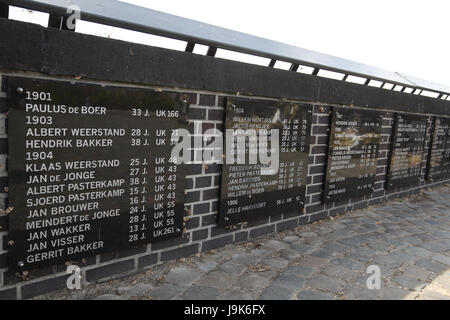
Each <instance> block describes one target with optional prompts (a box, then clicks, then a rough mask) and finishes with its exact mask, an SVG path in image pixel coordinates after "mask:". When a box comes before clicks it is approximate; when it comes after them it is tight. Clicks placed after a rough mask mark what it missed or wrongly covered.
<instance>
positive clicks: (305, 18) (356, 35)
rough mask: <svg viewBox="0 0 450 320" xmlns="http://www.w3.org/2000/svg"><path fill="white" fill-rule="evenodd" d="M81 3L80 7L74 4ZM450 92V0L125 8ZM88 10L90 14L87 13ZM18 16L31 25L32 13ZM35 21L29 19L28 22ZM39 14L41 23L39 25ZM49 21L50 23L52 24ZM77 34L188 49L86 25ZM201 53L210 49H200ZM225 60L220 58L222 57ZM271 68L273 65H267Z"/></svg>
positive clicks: (201, 2)
mask: <svg viewBox="0 0 450 320" xmlns="http://www.w3.org/2000/svg"><path fill="white" fill-rule="evenodd" d="M74 2H75V3H76V1H74ZM123 2H129V3H133V4H136V5H141V6H144V7H148V8H151V9H155V10H159V11H163V12H166V13H171V14H175V15H178V16H182V17H186V18H190V19H194V20H198V21H202V22H206V23H210V24H214V25H217V26H221V27H225V28H229V29H233V30H237V31H241V32H245V33H250V34H253V35H257V36H261V37H264V38H268V39H272V40H276V41H280V42H284V43H288V44H291V45H295V46H299V47H303V48H306V49H311V50H315V51H319V52H323V53H327V54H331V55H335V56H339V57H342V58H347V59H351V60H355V61H358V62H363V63H366V64H370V65H373V66H377V67H380V68H384V69H387V70H391V71H398V72H400V73H405V74H409V75H413V76H417V77H420V78H423V79H426V80H430V81H433V82H438V83H442V84H445V85H447V86H450V63H449V61H448V60H449V58H450V50H449V47H450V45H449V37H448V32H449V31H450V18H449V12H450V10H449V9H450V1H448V0H427V1H424V0H422V1H416V0H395V1H394V0H377V1H361V0H359V1H356V0H339V1H337V0H314V1H311V0H308V1H305V0H295V1H293V0H277V1H267V0H227V1H213V0H189V1H186V0H124V1H123ZM81 9H82V8H81ZM12 14H14V15H16V17H19V16H20V18H21V19H25V18H24V17H25V15H27V14H25V13H24V12H19V11H17V10H16V11H14V10H12ZM28 15H29V14H28ZM36 16H37V15H36V14H34V19H36ZM44 20H45V19H44ZM77 31H79V32H86V33H93V34H99V35H103V36H110V37H112V38H119V39H126V40H131V41H136V42H143V43H149V44H153V45H155V44H156V45H161V46H169V47H173V48H175V49H183V48H184V43H168V42H164V41H161V40H159V39H157V38H154V37H147V36H144V35H140V34H130V33H127V32H123V31H121V30H117V29H112V28H99V27H93V26H92V24H83V23H80V24H78V25H77ZM197 50H200V51H197V52H198V53H203V52H201V50H202V48H197ZM219 56H220V55H219ZM260 62H261V63H265V61H260Z"/></svg>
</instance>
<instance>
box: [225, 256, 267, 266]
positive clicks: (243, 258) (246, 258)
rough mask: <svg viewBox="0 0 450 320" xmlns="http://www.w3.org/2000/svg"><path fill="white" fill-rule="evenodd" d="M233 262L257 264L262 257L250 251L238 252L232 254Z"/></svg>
mask: <svg viewBox="0 0 450 320" xmlns="http://www.w3.org/2000/svg"><path fill="white" fill-rule="evenodd" d="M231 258H232V260H233V262H235V263H238V264H243V265H246V266H247V265H256V264H258V263H259V262H260V261H261V257H258V256H255V255H252V254H250V253H236V254H233V255H232V256H231Z"/></svg>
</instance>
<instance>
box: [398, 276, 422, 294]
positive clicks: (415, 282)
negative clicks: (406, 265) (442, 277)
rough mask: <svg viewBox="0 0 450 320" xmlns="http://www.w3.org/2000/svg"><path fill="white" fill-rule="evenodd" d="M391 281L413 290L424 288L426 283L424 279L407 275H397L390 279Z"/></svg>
mask: <svg viewBox="0 0 450 320" xmlns="http://www.w3.org/2000/svg"><path fill="white" fill-rule="evenodd" d="M392 281H393V282H395V283H397V284H399V285H400V286H401V287H402V288H405V289H410V290H411V289H412V290H415V291H420V290H421V289H423V288H425V286H426V285H427V283H426V282H425V281H422V280H419V279H416V278H412V277H409V276H404V275H401V276H398V277H395V278H393V279H392Z"/></svg>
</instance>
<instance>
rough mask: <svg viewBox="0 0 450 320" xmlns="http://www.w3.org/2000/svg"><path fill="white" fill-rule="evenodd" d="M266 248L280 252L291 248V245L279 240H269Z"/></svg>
mask: <svg viewBox="0 0 450 320" xmlns="http://www.w3.org/2000/svg"><path fill="white" fill-rule="evenodd" d="M264 247H267V248H270V249H272V250H276V251H278V250H282V249H287V248H289V243H286V242H283V241H279V240H269V241H267V242H266V243H265V244H264Z"/></svg>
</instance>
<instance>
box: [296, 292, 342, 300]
mask: <svg viewBox="0 0 450 320" xmlns="http://www.w3.org/2000/svg"><path fill="white" fill-rule="evenodd" d="M297 299H299V300H335V299H336V298H335V297H334V295H332V294H331V293H328V292H322V291H317V290H303V291H300V292H299V293H298V294H297Z"/></svg>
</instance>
